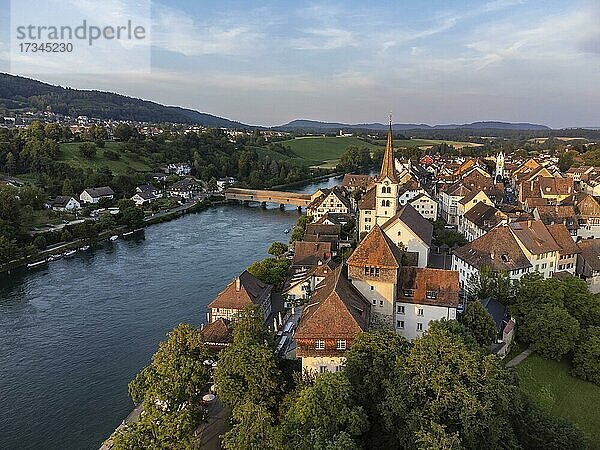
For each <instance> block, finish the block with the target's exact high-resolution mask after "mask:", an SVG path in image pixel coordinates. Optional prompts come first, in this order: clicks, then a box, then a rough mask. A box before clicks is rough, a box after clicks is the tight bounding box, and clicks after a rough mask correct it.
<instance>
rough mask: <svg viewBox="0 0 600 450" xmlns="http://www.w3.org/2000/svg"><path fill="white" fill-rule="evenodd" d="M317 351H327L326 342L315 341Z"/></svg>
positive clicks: (321, 340)
mask: <svg viewBox="0 0 600 450" xmlns="http://www.w3.org/2000/svg"><path fill="white" fill-rule="evenodd" d="M315 350H325V341H324V340H323V339H317V340H316V341H315Z"/></svg>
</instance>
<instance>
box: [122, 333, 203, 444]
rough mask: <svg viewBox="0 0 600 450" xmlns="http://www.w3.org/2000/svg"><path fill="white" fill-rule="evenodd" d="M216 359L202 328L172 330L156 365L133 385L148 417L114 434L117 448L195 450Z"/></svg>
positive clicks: (133, 392)
mask: <svg viewBox="0 0 600 450" xmlns="http://www.w3.org/2000/svg"><path fill="white" fill-rule="evenodd" d="M211 357H212V350H211V349H210V347H208V345H207V344H206V343H205V342H204V341H203V338H202V333H201V332H200V331H199V330H197V329H196V328H194V327H191V326H190V325H187V324H180V325H179V326H177V327H175V328H174V329H173V330H172V331H170V332H169V333H168V334H167V340H166V341H165V342H161V343H160V344H159V347H158V351H157V352H156V353H155V354H154V356H153V357H152V362H151V364H150V365H149V366H147V367H146V368H144V369H143V370H142V371H141V372H140V373H139V374H138V375H137V376H136V377H135V379H134V380H133V381H132V382H131V383H129V393H130V395H131V398H132V399H133V401H134V402H135V403H139V402H143V407H144V414H142V415H141V416H140V419H139V421H138V422H137V423H135V424H129V425H127V427H125V428H124V429H122V430H120V431H118V432H117V433H116V434H115V435H114V436H113V440H114V443H115V447H114V448H116V449H133V448H192V447H193V446H194V444H195V442H194V441H195V439H194V437H193V431H194V430H195V429H196V428H197V426H198V425H199V424H200V422H201V421H202V420H203V418H204V414H205V412H204V409H203V407H202V396H203V395H204V393H206V392H207V391H208V387H209V384H210V372H209V369H208V368H207V366H205V365H204V364H203V362H204V361H205V360H206V359H207V358H211Z"/></svg>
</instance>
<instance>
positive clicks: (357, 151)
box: [337, 147, 373, 172]
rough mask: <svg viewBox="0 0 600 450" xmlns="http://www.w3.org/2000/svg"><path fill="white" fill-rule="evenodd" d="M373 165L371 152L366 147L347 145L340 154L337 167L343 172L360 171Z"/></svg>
mask: <svg viewBox="0 0 600 450" xmlns="http://www.w3.org/2000/svg"><path fill="white" fill-rule="evenodd" d="M372 165H373V161H372V160H371V153H370V152H369V150H368V149H367V148H366V147H362V148H358V147H348V148H346V150H344V152H343V153H342V155H341V156H340V162H339V164H338V166H337V169H338V170H340V171H345V172H360V171H364V170H367V169H369V167H371V166H372Z"/></svg>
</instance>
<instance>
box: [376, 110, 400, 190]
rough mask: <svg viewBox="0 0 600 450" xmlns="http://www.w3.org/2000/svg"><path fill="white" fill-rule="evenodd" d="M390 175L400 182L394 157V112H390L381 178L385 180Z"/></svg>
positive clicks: (393, 179) (391, 178) (392, 178)
mask: <svg viewBox="0 0 600 450" xmlns="http://www.w3.org/2000/svg"><path fill="white" fill-rule="evenodd" d="M385 177H388V178H389V179H390V180H392V181H393V182H398V180H397V179H396V163H395V159H394V144H393V142H392V114H391V113H390V129H389V131H388V138H387V144H386V146H385V153H384V154H383V164H382V165H381V174H380V175H379V179H380V180H383V179H384V178H385Z"/></svg>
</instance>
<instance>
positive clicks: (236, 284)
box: [208, 270, 273, 309]
mask: <svg viewBox="0 0 600 450" xmlns="http://www.w3.org/2000/svg"><path fill="white" fill-rule="evenodd" d="M272 289H273V286H271V285H270V284H267V283H263V282H262V281H260V280H259V279H258V278H256V277H255V276H254V275H252V274H251V273H250V272H248V271H247V270H244V272H242V274H241V275H240V276H239V277H237V278H236V279H235V280H233V281H232V282H231V283H229V284H228V285H227V287H226V288H225V289H224V290H223V291H221V292H219V294H218V295H217V298H215V299H214V300H213V301H212V302H211V303H210V305H208V307H209V308H223V309H244V308H245V307H246V306H249V305H261V304H262V303H263V301H264V300H265V299H266V297H268V296H269V295H271V290H272Z"/></svg>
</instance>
